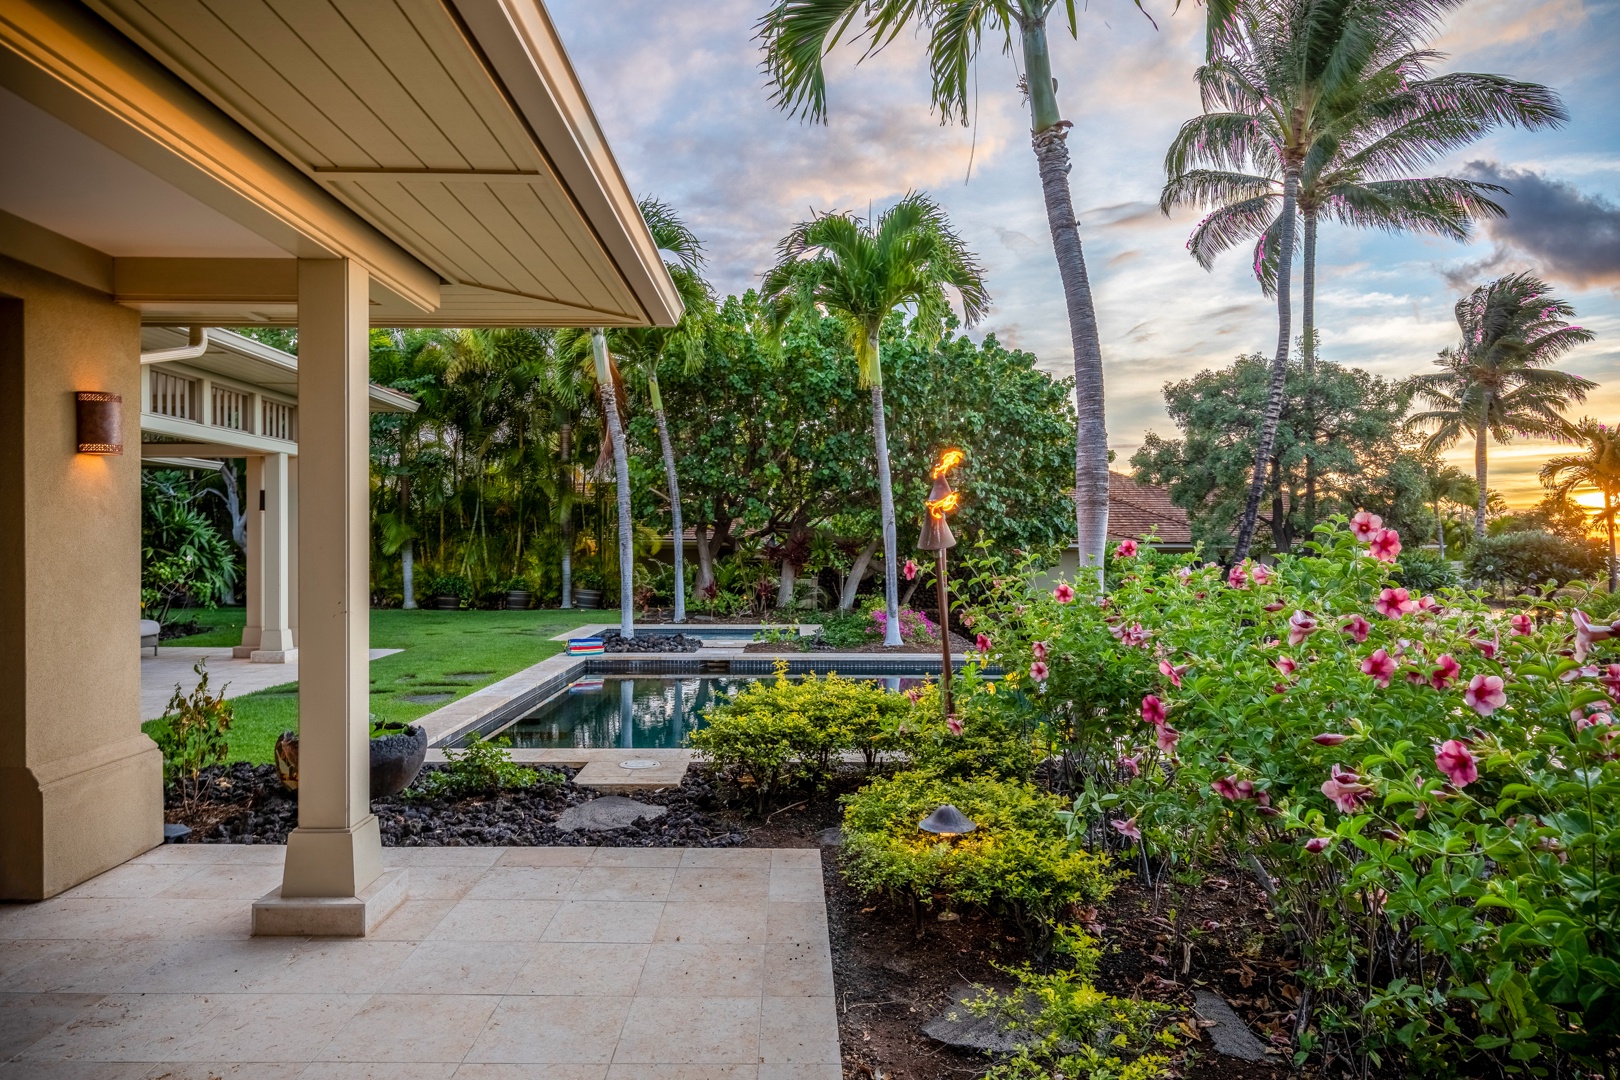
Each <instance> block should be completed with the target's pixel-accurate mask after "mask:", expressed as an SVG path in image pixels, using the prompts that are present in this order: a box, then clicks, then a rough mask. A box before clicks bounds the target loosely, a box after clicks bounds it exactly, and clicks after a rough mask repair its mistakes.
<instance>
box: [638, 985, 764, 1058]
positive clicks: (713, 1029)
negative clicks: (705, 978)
mask: <svg viewBox="0 0 1620 1080" xmlns="http://www.w3.org/2000/svg"><path fill="white" fill-rule="evenodd" d="M760 1000H761V999H759V998H757V997H747V998H712V997H683V998H673V999H671V998H655V997H640V996H637V997H636V998H634V999H633V1000H632V1001H631V1004H630V1015H629V1016H628V1017H626V1018H625V1021H624V1030H623V1031H622V1032H620V1034H619V1044H618V1046H617V1048H615V1049H614V1051H613V1060H614V1062H615V1063H618V1062H639V1063H662V1064H672V1065H681V1064H689V1063H690V1064H707V1063H715V1064H725V1063H728V1062H730V1063H735V1064H738V1065H755V1064H758V1062H759V1058H760V1026H759V1015H760Z"/></svg>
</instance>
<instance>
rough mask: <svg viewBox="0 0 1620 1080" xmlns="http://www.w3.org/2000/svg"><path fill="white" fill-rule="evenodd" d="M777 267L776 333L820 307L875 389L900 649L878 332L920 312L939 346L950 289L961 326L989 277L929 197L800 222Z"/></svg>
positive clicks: (772, 281) (893, 619)
mask: <svg viewBox="0 0 1620 1080" xmlns="http://www.w3.org/2000/svg"><path fill="white" fill-rule="evenodd" d="M776 251H777V262H776V265H775V266H773V267H772V268H771V269H770V270H769V271H767V272H766V274H765V280H764V283H763V285H762V287H761V292H762V293H763V294H764V296H765V298H766V301H767V304H768V318H769V321H770V326H771V329H772V330H773V331H774V332H775V333H778V334H779V333H781V331H782V328H783V327H784V325H785V324H786V323H787V320H788V318H789V316H791V315H792V314H793V313H794V312H796V311H797V312H800V313H803V314H807V315H814V314H816V312H817V311H818V309H819V310H820V311H825V312H826V313H827V314H829V315H831V316H833V317H834V318H836V319H839V320H840V321H842V322H843V323H844V325H845V326H846V327H847V328H848V330H849V339H850V345H851V347H852V348H853V349H854V352H855V363H856V369H857V374H858V378H859V384H860V386H861V388H862V389H869V390H871V392H872V436H873V440H874V443H875V445H876V448H877V474H878V477H877V478H878V502H879V511H880V513H881V516H882V523H883V592H884V600H885V604H886V609H887V612H888V618H887V621H886V625H885V628H884V640H883V643H884V644H885V645H899V644H900V591H899V576H900V575H899V563H898V555H897V552H896V548H897V546H898V544H897V540H896V535H895V516H894V489H893V486H892V484H891V482H890V477H889V438H888V430H887V427H886V425H885V422H884V416H883V361H882V356H881V354H880V352H879V345H878V334H879V331H880V330H881V329H882V326H883V320H884V319H886V318H888V317H889V314H890V313H891V312H893V311H894V310H895V309H896V308H900V307H909V308H911V310H912V324H911V325H912V329H913V331H914V332H916V333H917V334H919V335H920V336H921V337H922V338H923V339H924V340H925V341H930V340H938V338H939V336H940V334H941V333H942V332H943V331H944V321H945V317H946V315H947V314H948V313H949V312H950V310H951V307H950V300H949V298H948V297H947V295H946V292H945V286H947V285H949V286H951V287H952V288H954V289H955V290H956V291H957V294H958V295H959V296H960V297H961V300H962V315H963V321H964V322H966V323H967V324H968V325H969V326H972V325H973V324H974V323H976V322H978V320H979V318H980V316H982V315H983V314H984V312H985V310H986V309H987V308H988V307H989V303H990V296H989V294H988V293H987V292H986V291H985V287H984V273H983V271H982V270H981V269H980V267H979V265H978V263H977V261H976V260H975V258H974V256H973V254H972V252H970V251H968V249H967V247H966V246H965V245H964V244H963V243H962V241H961V239H960V238H959V237H957V235H956V234H955V233H954V232H952V231H951V228H950V224H949V222H947V221H946V219H945V215H944V214H943V213H942V212H941V211H940V209H939V207H938V206H937V205H935V203H934V201H933V200H932V199H930V198H928V196H926V195H921V194H916V193H912V194H908V195H906V197H905V198H903V199H901V200H900V201H899V202H897V203H895V204H894V205H893V206H891V207H890V208H889V209H888V210H886V211H884V212H883V214H881V215H880V216H879V217H878V219H877V220H876V221H875V222H874V221H872V220H870V219H866V220H863V219H861V218H857V217H855V216H854V215H851V214H836V213H835V214H821V215H818V216H816V217H813V218H811V219H810V220H809V221H801V222H800V223H799V224H797V225H795V226H794V227H793V231H792V232H790V233H788V235H787V236H786V237H785V238H784V239H783V240H782V242H781V244H779V245H778V246H777V249H776Z"/></svg>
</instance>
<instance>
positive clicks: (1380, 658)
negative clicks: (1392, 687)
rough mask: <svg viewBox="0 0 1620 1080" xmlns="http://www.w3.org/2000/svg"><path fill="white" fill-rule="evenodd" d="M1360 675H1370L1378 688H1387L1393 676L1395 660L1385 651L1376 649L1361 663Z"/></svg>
mask: <svg viewBox="0 0 1620 1080" xmlns="http://www.w3.org/2000/svg"><path fill="white" fill-rule="evenodd" d="M1361 673H1362V674H1363V675H1371V676H1372V679H1373V682H1375V683H1377V684H1378V685H1379V686H1380V687H1387V686H1389V680H1390V678H1391V677H1393V676H1394V674H1395V658H1394V657H1393V656H1391V655H1389V653H1388V652H1387V651H1386V650H1384V649H1378V650H1376V651H1375V652H1374V653H1373V654H1372V655H1371V656H1369V657H1367V659H1365V660H1363V661H1362V662H1361Z"/></svg>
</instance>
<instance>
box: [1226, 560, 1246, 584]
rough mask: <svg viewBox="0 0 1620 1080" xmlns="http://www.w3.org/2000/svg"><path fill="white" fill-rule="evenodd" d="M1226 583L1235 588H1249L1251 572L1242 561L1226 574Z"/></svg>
mask: <svg viewBox="0 0 1620 1080" xmlns="http://www.w3.org/2000/svg"><path fill="white" fill-rule="evenodd" d="M1226 583H1227V584H1228V585H1230V586H1232V588H1234V589H1247V588H1248V587H1249V574H1248V571H1246V570H1245V569H1244V568H1243V564H1242V563H1238V564H1237V565H1236V566H1234V567H1232V569H1231V571H1230V572H1228V573H1227V575H1226Z"/></svg>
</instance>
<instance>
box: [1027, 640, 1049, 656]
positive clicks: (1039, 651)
mask: <svg viewBox="0 0 1620 1080" xmlns="http://www.w3.org/2000/svg"><path fill="white" fill-rule="evenodd" d="M1029 648H1030V651H1031V652H1033V653H1034V654H1035V659H1037V660H1045V659H1046V642H1044V641H1037V642H1036V643H1035V644H1033V645H1031V646H1030V647H1029Z"/></svg>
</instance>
